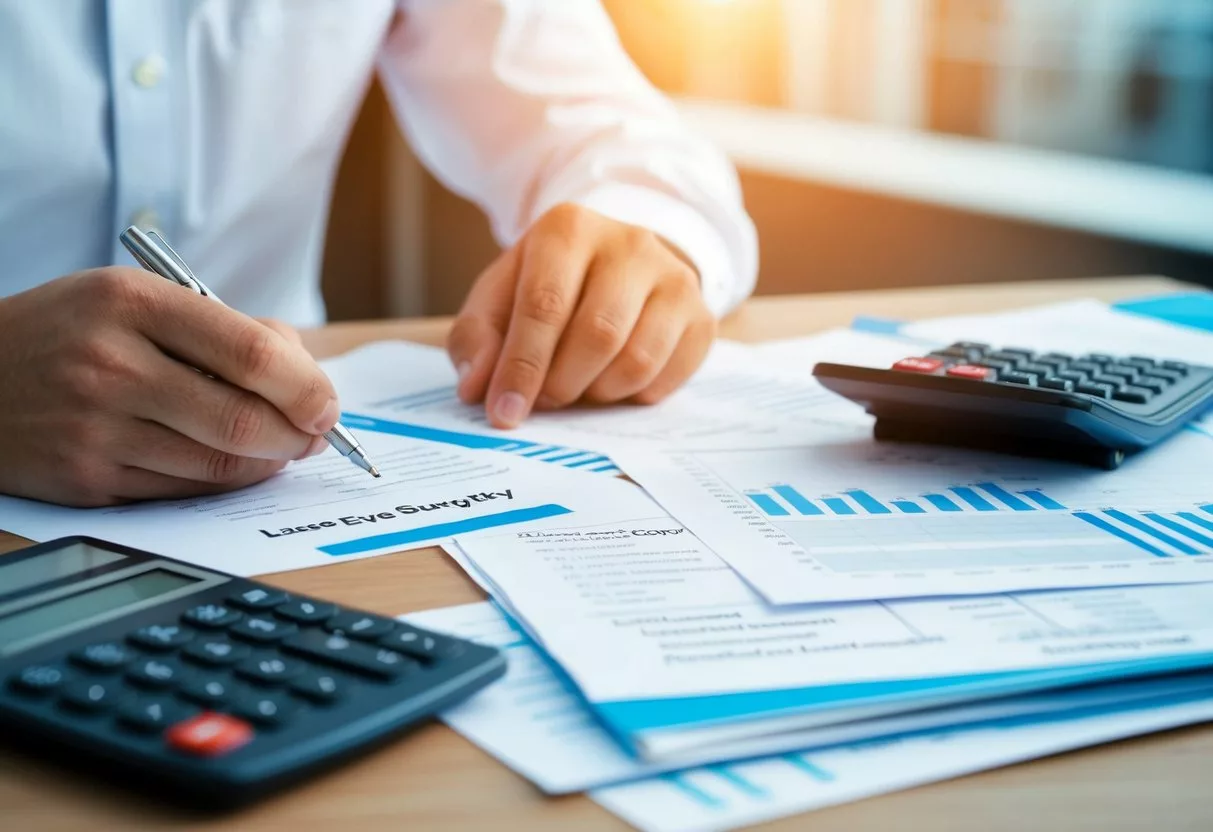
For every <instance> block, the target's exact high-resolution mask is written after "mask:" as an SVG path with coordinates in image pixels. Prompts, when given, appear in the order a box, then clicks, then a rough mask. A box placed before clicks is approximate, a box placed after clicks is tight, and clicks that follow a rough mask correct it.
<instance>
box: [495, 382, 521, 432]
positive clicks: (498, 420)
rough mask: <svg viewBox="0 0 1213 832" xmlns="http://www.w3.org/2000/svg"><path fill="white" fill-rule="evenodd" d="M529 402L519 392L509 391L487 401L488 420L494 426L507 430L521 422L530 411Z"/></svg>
mask: <svg viewBox="0 0 1213 832" xmlns="http://www.w3.org/2000/svg"><path fill="white" fill-rule="evenodd" d="M530 409H531V408H530V404H528V403H527V400H526V398H525V397H524V396H523V395H522V394H521V393H515V392H513V391H509V392H506V393H502V394H501V395H499V396H498V397H497V398H495V399H493V400H492V401H491V402H489V406H488V416H489V421H490V422H491V423H492V425H493V427H495V428H503V429H505V430H509V429H511V428H516V427H518V426H519V425H521V424H522V422H523V421H524V420H525V419H526V417H527V416H528V415H529V413H530Z"/></svg>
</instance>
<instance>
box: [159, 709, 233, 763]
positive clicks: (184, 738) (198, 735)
mask: <svg viewBox="0 0 1213 832" xmlns="http://www.w3.org/2000/svg"><path fill="white" fill-rule="evenodd" d="M252 738H253V728H252V726H251V725H249V724H248V723H247V722H245V721H244V720H242V719H236V717H234V716H228V715H227V714H219V713H215V712H214V711H204V712H202V713H200V714H198V716H196V717H193V718H191V719H187V720H185V721H184V722H178V723H177V724H176V725H174V726H173V727H172V728H169V729H168V732H167V733H166V734H165V736H164V739H165V741H166V742H167V743H168V744H169V745H170V746H172V747H173V748H176V749H177V750H178V751H184V752H186V753H187V754H194V755H196V756H198V757H218V756H219V755H220V754H226V753H228V752H229V751H235V750H236V749H237V748H239V747H240V746H242V745H244V744H246V743H247V742H248V741H249V740H251V739H252Z"/></svg>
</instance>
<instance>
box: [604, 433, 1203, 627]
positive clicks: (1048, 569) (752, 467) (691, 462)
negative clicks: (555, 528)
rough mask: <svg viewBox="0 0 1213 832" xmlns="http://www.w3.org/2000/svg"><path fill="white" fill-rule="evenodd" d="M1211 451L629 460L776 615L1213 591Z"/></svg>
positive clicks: (778, 452)
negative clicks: (1052, 590)
mask: <svg viewBox="0 0 1213 832" xmlns="http://www.w3.org/2000/svg"><path fill="white" fill-rule="evenodd" d="M1211 463H1213V442H1209V441H1208V438H1207V437H1204V436H1203V434H1198V433H1196V432H1188V433H1187V434H1186V435H1185V436H1182V437H1177V438H1176V439H1174V440H1172V442H1170V443H1168V445H1166V446H1163V447H1162V448H1159V449H1157V450H1156V451H1152V452H1151V453H1150V454H1147V455H1143V456H1142V457H1141V458H1140V459H1135V460H1133V461H1131V462H1130V463H1129V464H1128V465H1126V466H1125V467H1124V468H1122V469H1121V470H1118V471H1112V472H1108V471H1096V470H1093V469H1086V468H1080V467H1078V466H1074V465H1067V464H1063V463H1050V462H1042V461H1040V460H1028V459H1018V458H1014V457H1006V456H998V455H994V454H980V453H974V452H967V451H961V450H955V449H946V448H928V447H923V446H903V445H896V446H891V445H883V444H878V443H875V442H870V441H868V442H863V443H859V442H854V443H845V444H839V445H833V446H832V445H821V446H817V447H800V448H785V449H755V450H746V451H736V450H728V451H726V450H717V449H706V450H697V451H683V452H679V451H671V452H668V453H666V454H664V455H660V456H657V457H655V458H652V459H649V460H645V459H641V458H625V460H624V461H623V462H622V464H623V465H624V466H625V468H626V469H627V470H628V473H629V474H630V475H631V476H632V477H633V479H636V480H637V481H638V482H639V483H640V484H641V485H642V486H643V487H644V488H645V489H646V490H648V491H649V493H650V494H651V495H652V496H654V497H655V498H656V499H657V500H658V502H660V503H661V504H662V505H663V506H664V507H665V508H666V510H668V511H669V512H670V513H671V514H673V515H674V516H675V517H677V518H678V519H679V520H681V521H682V522H683V523H684V524H685V525H686V526H687V527H688V528H690V529H691V530H692V531H693V532H695V533H696V534H697V535H698V536H699V537H700V538H701V539H702V540H704V542H705V543H707V544H708V545H709V546H710V547H711V548H712V549H713V550H714V551H715V552H716V553H717V554H718V555H719V556H720V557H721V558H723V559H724V560H726V561H728V562H729V563H730V565H732V566H733V567H734V568H735V569H737V570H738V571H739V572H740V573H741V574H742V575H743V576H744V577H745V578H746V579H747V580H748V581H749V582H750V583H751V585H753V586H754V587H755V588H757V589H758V590H759V591H760V592H761V593H762V594H763V595H765V596H766V597H767V598H768V599H769V600H771V601H773V602H775V603H810V602H820V601H832V600H833V601H842V600H860V599H863V598H865V597H866V598H871V597H886V598H895V597H907V596H912V595H916V594H924V595H937V594H940V595H941V594H962V595H967V594H980V593H985V592H1006V591H1014V590H1022V589H1037V588H1046V587H1050V586H1068V587H1080V586H1099V585H1124V584H1131V583H1169V582H1176V581H1179V582H1183V581H1197V580H1210V579H1213V481H1210V479H1209V477H1208V476H1206V475H1205V474H1204V472H1206V471H1208V470H1209V466H1210V464H1211Z"/></svg>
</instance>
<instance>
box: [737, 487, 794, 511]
mask: <svg viewBox="0 0 1213 832" xmlns="http://www.w3.org/2000/svg"><path fill="white" fill-rule="evenodd" d="M746 496H747V497H749V498H750V499H751V500H753V501H754V505H756V506H758V507H759V508H760V509H762V510H763V513H765V514H766V515H767V516H769V517H787V516H788V515H789V514H791V512H790V511H788V510H787V509H786V508H784V507H783V506H781V505H780V504H779V503H777V502H776V501H775V498H774V497H772V496H771V495H770V494H763V493H762V492H760V491H747V492H746Z"/></svg>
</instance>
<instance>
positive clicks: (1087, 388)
mask: <svg viewBox="0 0 1213 832" xmlns="http://www.w3.org/2000/svg"><path fill="white" fill-rule="evenodd" d="M1074 392H1075V393H1086V394H1087V395H1088V396H1098V397H1099V398H1101V399H1106V398H1107V397H1108V396H1110V395H1112V388H1111V387H1109V386H1108V385H1106V384H1089V383H1087V382H1083V383H1082V384H1076V385H1074Z"/></svg>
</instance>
